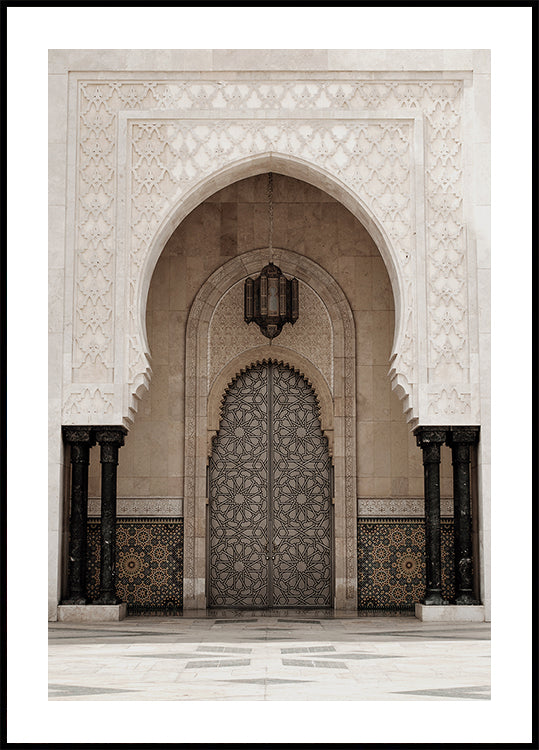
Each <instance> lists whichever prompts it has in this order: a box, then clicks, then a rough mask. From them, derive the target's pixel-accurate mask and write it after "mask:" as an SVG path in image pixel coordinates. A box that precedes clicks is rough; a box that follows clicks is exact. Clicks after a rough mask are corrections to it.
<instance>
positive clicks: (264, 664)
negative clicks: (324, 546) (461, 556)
mask: <svg viewBox="0 0 539 750" xmlns="http://www.w3.org/2000/svg"><path fill="white" fill-rule="evenodd" d="M242 615H244V616H239V615H238V612H234V613H232V612H215V611H213V612H211V611H208V612H207V613H206V614H205V616H204V615H201V614H200V613H197V614H196V615H193V616H190V615H189V614H188V613H185V614H184V616H182V617H128V618H127V619H126V620H122V621H121V622H115V623H106V624H104V623H100V624H86V623H85V624H74V623H59V622H56V623H50V624H49V646H50V655H49V700H53V701H57V700H61V701H66V700H68V701H89V700H90V701H102V700H103V701H117V700H121V701H148V700H156V701H159V700H162V701H204V700H213V701H215V700H228V701H233V700H238V701H298V700H299V701H310V700H318V701H320V700H322V701H364V700H372V701H388V700H398V701H402V700H405V701H410V700H414V701H417V700H420V701H432V700H444V701H454V700H459V701H462V700H489V699H490V625H489V624H488V623H451V624H445V623H424V622H420V621H419V620H416V619H415V618H414V617H359V616H357V615H356V614H355V613H353V614H352V615H350V614H349V613H342V615H339V613H336V612H321V613H320V614H319V616H317V617H316V618H315V617H313V614H312V612H310V613H309V616H308V617H307V616H305V617H302V616H301V613H298V612H294V613H288V614H287V613H286V612H283V611H280V612H278V613H276V612H263V611H259V612H254V613H242Z"/></svg>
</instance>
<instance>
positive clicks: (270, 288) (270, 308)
mask: <svg viewBox="0 0 539 750" xmlns="http://www.w3.org/2000/svg"><path fill="white" fill-rule="evenodd" d="M244 291H245V306H244V308H245V322H246V323H253V322H254V323H256V324H257V325H258V326H260V330H261V331H262V333H263V334H264V336H266V337H267V338H268V339H273V338H275V337H276V336H278V335H279V334H280V333H281V330H282V328H283V325H284V324H285V323H291V324H292V325H294V323H295V322H296V320H297V319H298V315H299V295H298V280H297V279H288V278H287V277H286V276H285V275H284V274H283V272H282V271H281V269H280V268H278V267H277V266H275V265H273V263H269V264H268V265H267V266H265V267H264V268H263V269H262V271H261V273H260V276H257V278H256V279H246V281H245V287H244Z"/></svg>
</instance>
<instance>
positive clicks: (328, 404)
mask: <svg viewBox="0 0 539 750" xmlns="http://www.w3.org/2000/svg"><path fill="white" fill-rule="evenodd" d="M122 54H123V53H114V55H113V56H110V55H108V53H101V52H100V53H98V54H96V55H94V58H95V59H94V62H93V63H92V64H91V66H90V67H89V66H88V59H89V58H88V57H87V56H84V55H83V53H82V52H76V51H74V52H60V51H56V52H54V51H53V52H51V54H50V73H51V112H52V113H53V116H54V117H55V118H56V119H57V120H58V121H63V122H64V123H65V133H64V131H62V134H61V135H60V136H58V137H59V140H60V142H59V143H58V144H56V143H55V146H56V153H57V154H60V155H61V162H62V163H61V166H62V168H63V172H62V174H63V175H64V177H63V178H62V179H63V180H64V181H63V182H62V183H61V188H58V186H57V185H56V184H55V185H53V195H52V196H51V203H52V204H53V205H54V206H55V207H56V206H58V205H62V206H63V207H64V211H63V213H62V217H65V218H62V221H65V224H62V227H61V228H58V227H57V228H56V229H55V228H54V227H53V228H52V236H53V241H52V245H51V247H52V250H51V253H52V254H53V255H54V257H55V258H59V257H61V258H62V262H61V263H60V265H61V269H60V270H61V272H62V279H63V281H62V284H63V286H62V288H61V289H58V290H54V294H55V295H56V296H59V298H60V299H61V300H62V301H63V312H62V313H61V314H60V316H59V318H61V320H60V319H59V320H54V321H53V330H54V331H57V332H61V336H60V338H61V344H59V343H58V342H59V341H60V338H59V337H58V336H53V337H52V338H51V341H52V342H53V343H51V347H52V348H51V360H52V362H53V364H52V366H51V383H52V384H53V386H52V390H53V394H52V396H51V404H53V405H54V408H53V409H52V410H51V435H52V437H51V463H52V464H53V465H54V467H55V469H56V472H55V473H54V472H53V480H52V488H51V492H52V494H53V498H52V507H53V510H52V511H51V513H52V515H51V536H50V540H51V541H50V544H51V563H50V564H51V573H50V580H51V592H50V616H51V617H53V618H54V617H55V608H56V604H57V601H58V598H59V591H60V588H61V583H60V578H61V572H60V571H61V566H62V562H61V560H62V523H64V522H63V521H62V513H63V515H64V516H65V511H62V507H63V505H62V504H63V502H64V500H63V498H64V496H65V491H64V487H63V484H64V480H63V478H62V476H63V475H62V472H65V470H64V468H63V461H64V459H63V454H62V444H61V431H60V427H61V426H62V425H63V426H69V425H77V426H79V427H81V426H84V425H88V426H92V425H103V426H106V425H124V426H125V427H127V428H128V429H129V432H130V434H128V435H127V437H126V445H125V447H124V448H123V449H122V451H123V453H122V454H121V456H120V466H119V474H118V477H119V480H118V481H119V492H118V513H119V515H121V516H125V517H130V518H139V517H140V518H152V517H153V518H168V517H170V518H179V517H180V516H183V519H184V525H183V537H182V538H183V545H184V560H183V576H184V579H183V589H182V591H183V597H184V602H185V606H187V605H189V606H191V607H195V606H196V607H200V606H203V605H204V596H205V594H204V591H205V588H204V587H205V565H206V560H205V545H206V520H205V518H206V498H207V493H206V484H205V483H206V465H207V461H208V455H209V449H210V446H211V438H212V436H213V435H215V433H216V431H217V430H218V427H219V414H220V405H221V402H222V398H223V395H224V392H225V390H226V387H227V385H228V384H229V383H230V382H231V381H232V380H233V378H234V377H235V376H236V375H237V374H238V373H239V372H242V371H243V370H245V369H246V368H248V367H249V366H250V365H252V364H255V363H257V362H264V361H268V360H269V358H270V357H272V358H274V359H275V361H279V362H282V363H284V364H287V365H288V366H290V367H291V368H292V369H295V370H297V371H298V372H301V374H302V375H303V376H304V377H305V378H306V379H307V381H308V382H309V383H310V384H311V385H312V387H313V390H314V392H315V394H316V397H317V399H318V403H319V407H320V421H321V427H322V430H323V432H324V433H325V434H326V436H327V437H328V443H329V447H330V453H331V456H332V460H333V465H334V469H335V594H336V602H337V606H338V607H339V608H353V607H355V606H356V602H357V519H358V517H367V518H368V517H377V518H397V517H404V518H416V517H418V516H420V515H422V514H423V512H424V509H423V507H422V498H420V497H419V496H420V493H421V488H420V475H418V472H419V471H421V455H420V451H419V450H418V453H417V456H416V457H415V458H409V457H408V451H411V447H410V446H411V445H412V442H413V440H412V436H411V430H412V429H413V428H415V427H417V426H418V425H419V426H422V425H428V426H431V427H436V426H447V425H449V426H453V425H454V426H456V425H460V426H470V425H477V426H479V425H481V441H480V444H479V447H478V452H477V458H476V459H475V458H474V459H473V460H474V461H475V460H476V462H477V466H478V483H477V487H476V489H475V490H474V492H475V495H474V513H475V521H476V523H477V526H478V531H477V539H478V542H477V544H478V548H479V549H480V551H481V555H480V572H479V578H480V590H481V596H482V600H483V602H484V603H485V604H486V605H487V608H488V605H489V597H490V593H489V591H490V588H489V586H490V584H489V550H490V547H489V544H490V542H489V538H488V529H489V526H490V522H489V507H490V505H489V503H490V499H489V474H488V468H489V440H490V435H489V428H488V409H489V404H490V401H489V377H488V373H489V360H488V353H487V346H488V341H489V323H488V305H489V300H488V289H487V290H486V291H485V287H484V284H483V281H482V280H483V278H484V273H483V271H484V270H486V269H485V266H488V257H489V255H488V249H489V245H488V240H487V239H485V238H486V237H488V222H485V219H484V216H485V213H486V210H487V209H488V201H486V200H485V199H484V192H482V191H481V189H480V188H478V184H479V182H480V179H481V177H482V175H483V171H484V168H485V163H484V162H485V156H484V154H485V148H486V147H488V143H489V138H490V136H489V131H488V112H487V111H486V109H485V108H486V104H485V102H488V95H489V76H490V71H489V59H488V54H487V53H477V52H473V51H470V52H468V51H465V50H463V51H461V52H459V53H457V52H455V53H454V54H453V57H452V58H451V59H452V65H451V67H450V68H449V67H448V65H447V64H446V63H445V62H444V58H443V55H442V53H441V52H440V53H429V52H427V51H425V52H424V53H423V52H417V51H416V52H409V53H408V52H405V51H402V52H396V53H395V63H394V65H391V66H388V65H384V66H380V65H379V64H378V63H377V62H376V56H375V55H374V56H372V58H371V57H370V56H369V55H370V53H368V52H364V53H360V52H358V53H350V55H349V56H348V57H347V58H346V61H347V62H346V65H344V66H343V65H339V64H332V63H331V62H330V61H331V60H332V59H337V57H338V56H337V57H335V56H334V55H333V54H332V53H331V52H329V53H327V64H324V65H318V66H317V67H315V68H314V69H313V70H309V71H305V70H302V71H301V72H300V71H298V70H297V69H295V68H294V66H293V65H291V64H290V63H289V62H288V61H289V59H292V58H290V56H289V54H288V53H287V51H281V52H278V51H276V52H274V53H271V54H272V55H274V56H275V60H277V59H278V60H279V61H280V64H279V65H277V64H276V66H271V67H270V68H268V70H266V71H261V70H259V69H255V68H254V67H253V63H252V62H249V60H250V58H249V55H248V54H243V53H242V52H241V51H237V52H236V53H235V54H236V58H235V59H237V66H236V67H235V68H234V69H232V67H231V66H230V65H228V66H226V70H224V69H220V68H219V66H216V67H212V66H208V67H207V68H206V69H198V68H197V66H196V65H195V66H194V67H193V66H191V65H189V64H188V62H186V61H187V60H188V59H189V53H188V52H186V51H183V52H182V51H171V52H170V53H169V54H168V56H166V62H165V63H162V62H161V60H162V58H161V57H160V55H159V53H158V52H155V53H151V52H146V53H145V54H146V57H145V59H146V60H147V61H148V63H147V65H146V67H145V68H144V66H142V67H141V66H139V67H138V69H137V70H132V69H130V67H129V64H128V63H127V57H125V55H126V54H127V53H125V55H124V57H122ZM268 54H269V53H268ZM324 54H326V53H324ZM152 55H153V57H152ZM182 56H183V57H182ZM124 58H125V59H124ZM193 59H194V58H193ZM216 59H217V58H216ZM272 70H273V71H274V72H272ZM156 71H158V72H156ZM487 109H488V107H487ZM485 123H487V125H485ZM54 137H55V136H54V135H53V136H52V138H53V139H54ZM487 166H488V165H487ZM268 172H271V173H273V174H275V175H277V176H278V177H279V178H280V180H277V181H276V195H275V201H276V204H275V205H276V215H275V223H276V231H277V229H278V227H279V226H280V227H289V231H288V235H287V237H286V242H284V241H283V242H282V243H281V244H278V243H277V241H276V242H275V247H274V248H272V252H273V256H272V257H273V259H274V262H275V263H276V264H277V265H279V267H280V268H281V269H282V271H283V273H285V274H286V275H288V276H296V277H297V278H298V280H299V290H300V317H299V320H298V321H297V323H296V324H295V326H294V327H291V326H289V325H287V326H285V328H284V329H283V331H282V333H281V334H280V336H279V337H278V338H277V339H276V340H275V341H274V342H272V345H270V344H269V343H268V342H267V341H261V335H260V333H259V332H258V331H257V330H255V327H254V326H251V327H248V326H245V325H244V324H243V327H241V324H242V294H243V280H244V279H245V278H246V277H247V276H249V275H256V274H258V273H259V272H260V270H261V268H262V266H263V265H264V263H265V262H267V260H268V247H267V225H266V208H265V206H264V205H263V204H264V200H260V201H259V205H257V206H255V207H254V208H253V214H252V216H253V217H254V218H253V219H252V224H253V226H254V227H255V228H254V229H253V232H252V241H247V240H245V241H244V242H243V244H242V242H240V241H237V242H235V243H234V242H232V244H230V246H229V247H228V246H227V238H228V234H227V233H228V231H229V230H228V228H229V227H230V226H232V225H233V226H234V227H236V228H239V229H235V230H234V231H237V232H241V231H242V229H241V227H244V226H245V222H243V223H242V221H243V219H242V217H241V216H239V214H238V215H236V214H234V211H237V210H240V209H236V208H234V206H240V201H239V199H235V198H234V197H230V196H232V193H229V196H228V197H227V198H222V199H221V203H220V204H219V207H218V208H216V206H217V204H215V206H213V207H212V206H209V204H208V202H210V203H211V200H212V196H215V195H216V194H218V193H219V191H223V190H225V189H227V188H228V187H229V186H232V187H233V186H234V185H236V184H240V183H241V181H245V187H244V193H245V191H248V190H253V191H256V189H258V188H257V187H256V185H257V183H256V180H257V179H258V176H262V175H264V174H265V173H268ZM249 180H251V181H252V182H249ZM300 183H301V184H306V183H308V185H309V186H311V188H312V190H313V191H314V190H315V191H316V196H315V197H314V198H313V199H312V200H313V201H315V200H316V201H319V204H317V205H322V204H321V203H320V202H323V201H324V200H327V204H328V207H327V212H326V213H324V211H325V210H326V209H325V208H322V209H315V210H314V213H313V214H312V215H311V216H310V217H308V214H307V212H305V213H304V214H302V216H303V220H302V221H303V224H304V225H305V226H306V227H308V226H309V225H312V226H315V225H316V226H317V227H321V228H322V229H320V232H319V234H320V237H318V238H313V237H312V236H311V239H310V240H309V238H308V236H307V233H305V236H304V237H303V239H302V241H301V242H299V241H298V242H295V240H294V237H293V233H292V230H291V229H290V227H292V226H295V221H296V218H295V217H297V216H298V215H299V214H298V211H297V207H298V205H299V204H300V203H301V200H303V199H301V200H298V199H297V198H294V197H293V191H294V190H296V189H298V188H297V187H294V186H295V185H296V186H297V185H298V184H300ZM232 187H231V189H232ZM302 189H303V188H302ZM278 190H282V191H284V192H283V193H282V195H285V198H284V199H282V196H281V201H282V211H281V214H279V211H278V208H279V206H278V203H279V200H280V199H279V195H278ZM286 191H288V192H286ZM313 195H314V193H313ZM320 196H326V198H323V197H322V198H321V197H320ZM202 206H207V207H208V211H209V210H210V208H211V211H213V215H216V212H217V211H218V212H220V213H219V217H220V219H219V221H220V227H221V234H220V246H219V248H218V249H217V250H212V249H211V248H210V244H211V241H212V237H214V236H216V231H217V230H216V229H215V227H214V228H213V229H211V230H210V229H208V228H207V227H204V226H203V225H202V224H199V225H196V222H197V221H198V219H197V216H198V214H197V210H198V207H202ZM230 207H232V208H230ZM302 210H303V209H302ZM317 211H318V213H316V212H317ZM338 211H340V212H341V213H338ZM227 212H229V213H227ZM230 212H231V213H230ZM257 212H258V213H257ZM232 214H234V218H233V219H232V218H230V217H231V216H232ZM201 215H202V214H200V216H201ZM54 216H56V217H59V214H58V212H55V213H54ZM330 216H331V217H332V221H333V222H334V223H333V224H331V222H330V221H325V219H326V218H329V217H330ZM227 217H228V218H227ZM279 217H280V218H279ZM321 217H322V218H321ZM57 220H59V219H57ZM349 220H350V222H351V224H350V227H349V231H350V233H351V234H350V236H351V237H352V240H351V247H352V249H351V250H348V249H347V250H344V249H343V241H342V236H344V234H343V233H344V231H345V230H344V229H343V227H344V226H345V225H346V226H348V225H347V224H346V222H348V221H349ZM182 226H189V227H190V229H189V231H191V232H192V233H193V234H194V235H196V237H197V241H198V242H199V243H200V244H199V248H198V252H195V251H191V250H190V251H189V252H187V250H185V238H184V237H183V235H181V233H180V234H178V233H179V232H180V230H181V227H182ZM215 226H217V225H215ZM330 226H331V227H333V230H331V231H330V229H329V227H330ZM324 227H325V228H324ZM212 231H213V235H212V234H211V232H212ZM332 231H333V235H332V233H331V232H332ZM346 231H348V229H347V230H346ZM305 232H307V230H305ZM362 232H363V233H364V234H365V236H367V237H368V242H369V243H371V246H372V247H371V246H369V248H370V249H369V250H368V251H365V250H362V249H360V250H358V249H357V247H358V246H359V244H360V242H361V241H363V240H361V237H362V236H363V235H362V234H361V233H362ZM210 235H211V236H210ZM58 238H61V239H58ZM178 238H179V239H178ZM303 240H305V241H303ZM182 242H183V247H182V246H181V243H182ZM317 242H318V245H317ZM178 243H179V245H178ZM208 243H209V244H208ZM354 243H355V244H354ZM315 245H316V246H317V250H316V251H315V250H314V247H315ZM167 253H168V255H167ZM175 253H176V254H177V256H178V258H179V257H181V264H177V265H176V266H175V268H176V271H175V273H176V275H175V276H174V284H175V285H176V286H175V288H176V291H175V292H173V291H172V281H170V286H167V289H166V292H164V291H163V289H164V287H162V286H160V284H161V283H162V279H163V274H162V271H161V270H160V269H161V266H160V263H161V262H162V259H163V258H165V259H168V258H173V257H174V255H175ZM355 255H363V256H367V255H368V257H369V259H371V258H372V261H371V260H369V262H368V263H367V261H366V260H365V258H363V261H365V262H363V261H362V262H363V265H361V264H360V263H358V262H356V260H357V259H355V258H354V257H352V256H355ZM160 259H161V260H160ZM485 259H487V260H485ZM378 261H380V263H378ZM167 262H168V260H167ZM170 268H171V269H172V261H171V265H170ZM152 277H153V278H152ZM171 278H172V277H171ZM167 283H168V282H167ZM362 284H364V285H365V289H367V288H368V293H367V294H366V296H365V301H362V291H361V290H362V289H363V287H362ZM189 285H191V286H189ZM180 289H183V290H184V291H183V292H182V294H183V295H184V298H183V301H182V302H181V304H178V305H176V303H175V302H173V301H172V297H173V294H179V293H180V292H178V290H180ZM479 289H481V291H482V294H483V296H482V298H481V299H479V298H478V290H479ZM373 290H374V292H373ZM373 294H378V296H379V298H380V296H384V302H383V303H381V304H377V303H376V302H374V301H373ZM152 295H153V297H152ZM159 295H162V300H163V304H158V303H156V302H155V301H152V299H154V300H155V299H156V298H158V297H159ZM368 295H370V297H368ZM367 298H368V301H367ZM386 298H387V299H389V298H391V302H390V303H388V302H387V299H386ZM55 309H56V308H55ZM480 310H481V311H482V312H481V315H480V314H479V312H480ZM485 310H486V312H485ZM165 320H166V321H167V322H165ZM382 320H383V321H384V322H383V326H384V328H383V330H382V326H381V321H382ZM167 326H168V328H167ZM167 331H168V333H167ZM172 331H173V333H172ZM389 333H391V341H390V344H389V346H387V345H386V341H387V338H388V336H389ZM167 336H169V338H168V343H167V341H166V340H165V339H166V337H167ZM369 347H370V349H369ZM386 350H387V351H386ZM160 352H165V354H164V355H163V356H161V354H160ZM369 352H370V353H369ZM369 357H370V358H369ZM382 367H384V368H385V370H384V373H385V374H384V378H385V379H386V380H387V383H388V384H389V383H390V384H391V388H392V389H393V391H394V394H396V397H397V398H398V400H399V401H400V404H399V403H398V402H397V398H395V396H393V395H392V396H391V397H390V395H389V392H388V391H387V392H386V389H385V382H384V383H383V384H382V385H380V383H381V380H380V379H378V380H376V378H378V377H379V373H378V372H377V373H376V377H375V375H373V372H374V371H375V370H376V368H382ZM164 379H166V381H167V392H166V396H163V392H164V391H163V387H162V383H163V382H164ZM395 404H397V408H396V407H395ZM485 420H486V421H485ZM390 422H391V425H392V426H391V428H390V427H389V426H388V425H389V423H390ZM390 433H391V434H390ZM398 436H400V440H399V437H398ZM130 438H131V446H134V447H130ZM91 453H92V455H93V456H94V459H95V451H91ZM410 455H411V454H410ZM122 460H124V461H125V464H124V466H123V467H122V463H121V462H122ZM444 461H445V462H446V463H445V464H444ZM94 463H95V461H94ZM448 467H449V463H448V459H446V458H444V457H442V466H441V485H442V486H441V489H442V507H441V513H442V515H443V516H450V515H451V514H452V504H451V502H450V492H451V490H450V481H451V470H450V468H448ZM92 472H94V470H93V469H92V462H91V463H90V504H89V515H90V516H95V515H97V514H98V512H99V510H98V505H97V503H98V498H97V494H98V488H97V487H96V486H95V472H94V473H92ZM92 483H93V484H92ZM64 525H65V524H64ZM64 534H65V532H64ZM64 546H65V543H64Z"/></svg>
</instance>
